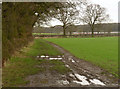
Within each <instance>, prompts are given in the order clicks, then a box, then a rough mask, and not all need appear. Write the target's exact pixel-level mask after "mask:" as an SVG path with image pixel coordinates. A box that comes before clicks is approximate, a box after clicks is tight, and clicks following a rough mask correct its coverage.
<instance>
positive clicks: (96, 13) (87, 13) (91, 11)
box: [80, 4, 109, 37]
mask: <svg viewBox="0 0 120 89" xmlns="http://www.w3.org/2000/svg"><path fill="white" fill-rule="evenodd" d="M108 18H109V15H108V14H106V10H105V8H103V7H101V6H100V5H98V4H90V5H87V7H86V9H85V10H84V12H83V13H82V15H81V16H80V21H83V23H87V24H88V25H89V26H90V28H91V31H92V37H94V27H95V24H98V23H101V22H103V21H107V20H108Z"/></svg>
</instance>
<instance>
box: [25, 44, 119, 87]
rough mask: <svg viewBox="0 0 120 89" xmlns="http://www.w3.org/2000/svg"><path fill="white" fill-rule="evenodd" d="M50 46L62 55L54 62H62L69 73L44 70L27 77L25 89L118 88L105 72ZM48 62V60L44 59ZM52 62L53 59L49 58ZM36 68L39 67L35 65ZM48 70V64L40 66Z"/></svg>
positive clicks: (110, 76) (113, 79)
mask: <svg viewBox="0 0 120 89" xmlns="http://www.w3.org/2000/svg"><path fill="white" fill-rule="evenodd" d="M48 43H49V44H51V45H52V46H54V47H55V48H57V49H58V50H59V51H60V52H61V53H63V54H64V55H62V56H61V57H59V58H56V59H55V60H59V61H62V62H64V64H65V66H66V67H68V68H69V69H70V70H71V72H69V73H67V74H64V75H62V74H59V73H57V72H54V71H50V70H46V71H45V72H43V73H38V74H35V75H31V76H28V77H27V78H26V80H27V81H30V83H29V84H27V85H26V86H27V87H88V86H89V87H99V86H102V87H106V86H107V87H114V86H118V80H117V78H115V77H114V76H113V75H111V74H109V73H108V72H107V71H105V70H103V69H101V68H99V67H97V66H95V65H93V64H91V63H89V62H87V61H84V60H81V59H79V58H76V57H75V56H74V55H72V54H71V53H69V52H68V51H67V50H65V49H63V48H61V47H59V46H58V45H56V44H53V43H50V42H48ZM46 60H48V58H46ZM49 60H54V58H52V57H51V58H49ZM37 66H38V67H39V66H40V65H37ZM42 66H43V67H46V69H49V67H50V65H49V64H44V65H42Z"/></svg>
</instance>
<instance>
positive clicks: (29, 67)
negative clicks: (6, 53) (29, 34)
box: [2, 39, 67, 87]
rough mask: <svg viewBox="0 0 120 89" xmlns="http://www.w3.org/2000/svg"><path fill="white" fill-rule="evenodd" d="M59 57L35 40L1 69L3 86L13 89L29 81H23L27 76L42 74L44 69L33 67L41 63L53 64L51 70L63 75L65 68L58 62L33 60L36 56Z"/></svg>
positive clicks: (57, 53)
mask: <svg viewBox="0 0 120 89" xmlns="http://www.w3.org/2000/svg"><path fill="white" fill-rule="evenodd" d="M45 54H46V55H61V53H60V52H59V51H58V50H57V49H55V48H53V47H52V46H51V45H49V44H48V43H47V42H46V41H44V40H42V39H35V40H34V42H32V43H30V44H29V45H28V46H27V47H25V48H23V49H21V50H20V51H19V52H16V55H14V56H13V57H12V58H11V59H10V60H9V61H8V62H7V64H6V66H5V67H4V68H3V75H2V77H3V79H2V80H3V86H4V87H15V86H19V85H24V84H26V83H28V82H29V81H26V80H25V77H27V76H28V75H32V74H36V73H38V72H44V71H45V68H43V67H41V68H40V67H39V68H37V67H36V66H35V65H41V64H42V63H50V64H54V66H53V67H52V68H51V70H54V71H58V72H60V73H64V72H65V71H67V69H66V68H65V66H64V65H63V64H62V63H61V62H60V61H59V62H57V61H52V62H48V61H47V62H46V61H38V60H35V57H36V56H37V55H45Z"/></svg>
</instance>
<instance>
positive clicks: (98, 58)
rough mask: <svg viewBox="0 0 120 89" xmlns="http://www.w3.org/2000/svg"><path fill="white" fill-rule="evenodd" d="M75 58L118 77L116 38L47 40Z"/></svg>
mask: <svg viewBox="0 0 120 89" xmlns="http://www.w3.org/2000/svg"><path fill="white" fill-rule="evenodd" d="M46 40H47V41H50V42H53V43H55V44H57V45H59V46H61V47H63V48H64V49H66V50H68V51H69V52H71V53H72V54H73V55H75V56H76V57H78V58H80V59H83V60H87V61H89V62H91V63H93V64H95V65H97V66H99V67H101V68H103V69H105V70H107V71H109V72H110V73H112V74H114V75H115V76H118V38H117V37H100V38H49V39H46Z"/></svg>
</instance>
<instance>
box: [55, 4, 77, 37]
mask: <svg viewBox="0 0 120 89" xmlns="http://www.w3.org/2000/svg"><path fill="white" fill-rule="evenodd" d="M56 13H57V15H55V16H54V18H56V19H58V20H59V21H60V22H61V23H62V24H63V25H62V27H63V35H64V36H65V35H66V29H67V27H68V26H70V25H73V24H74V23H75V22H76V17H77V15H78V10H77V9H76V6H75V4H74V3H71V2H67V3H65V2H64V7H63V9H59V10H58V11H57V12H56Z"/></svg>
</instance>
